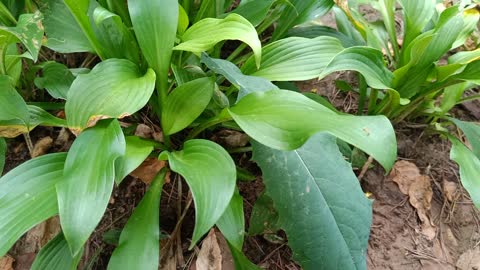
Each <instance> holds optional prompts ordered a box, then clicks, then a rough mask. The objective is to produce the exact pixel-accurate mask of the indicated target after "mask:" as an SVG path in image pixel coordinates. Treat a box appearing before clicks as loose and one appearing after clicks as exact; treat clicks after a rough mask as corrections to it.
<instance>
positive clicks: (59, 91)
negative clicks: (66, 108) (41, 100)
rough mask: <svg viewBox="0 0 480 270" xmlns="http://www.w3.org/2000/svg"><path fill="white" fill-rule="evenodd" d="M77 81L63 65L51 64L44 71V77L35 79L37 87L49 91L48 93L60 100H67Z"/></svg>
mask: <svg viewBox="0 0 480 270" xmlns="http://www.w3.org/2000/svg"><path fill="white" fill-rule="evenodd" d="M73 80H75V77H74V76H73V74H72V72H71V71H70V70H69V69H68V68H67V67H66V66H65V65H63V64H60V63H57V62H51V63H48V64H46V65H45V66H44V67H43V69H42V77H38V78H36V79H35V85H36V86H37V87H38V88H41V89H44V88H45V89H47V91H48V93H49V94H50V95H51V96H52V97H54V98H59V99H67V93H68V90H69V89H70V86H71V85H72V83H73Z"/></svg>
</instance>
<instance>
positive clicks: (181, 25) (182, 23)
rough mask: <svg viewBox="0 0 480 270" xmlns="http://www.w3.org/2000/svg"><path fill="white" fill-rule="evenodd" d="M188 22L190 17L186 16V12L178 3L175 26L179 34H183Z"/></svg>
mask: <svg viewBox="0 0 480 270" xmlns="http://www.w3.org/2000/svg"><path fill="white" fill-rule="evenodd" d="M189 24H190V19H189V18H188V14H187V12H185V9H183V7H182V6H181V5H178V26H177V33H178V34H179V35H183V33H185V30H187V28H188V25H189Z"/></svg>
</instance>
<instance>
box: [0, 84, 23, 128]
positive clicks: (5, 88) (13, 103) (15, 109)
mask: <svg viewBox="0 0 480 270" xmlns="http://www.w3.org/2000/svg"><path fill="white" fill-rule="evenodd" d="M0 89H2V91H0V104H2V106H1V107H0V121H6V120H14V119H18V120H20V121H21V123H23V124H24V125H28V124H29V120H30V119H29V114H28V107H27V104H26V103H25V101H24V100H23V98H22V96H20V94H19V93H18V92H17V90H15V88H13V86H12V82H11V80H10V77H9V76H6V75H0Z"/></svg>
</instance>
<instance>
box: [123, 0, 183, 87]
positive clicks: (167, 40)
mask: <svg viewBox="0 0 480 270" xmlns="http://www.w3.org/2000/svg"><path fill="white" fill-rule="evenodd" d="M128 10H129V12H130V17H131V19H132V24H133V30H134V31H135V35H136V37H137V40H138V44H139V45H140V48H141V49H142V53H143V55H144V57H145V59H146V60H147V62H148V65H149V66H150V67H151V68H153V70H155V73H156V74H157V76H158V79H159V80H160V83H161V84H162V85H163V88H165V89H166V88H167V87H168V86H167V84H168V82H167V78H168V70H169V68H170V58H171V57H172V48H173V46H174V43H175V38H176V33H177V24H178V1H177V0H128Z"/></svg>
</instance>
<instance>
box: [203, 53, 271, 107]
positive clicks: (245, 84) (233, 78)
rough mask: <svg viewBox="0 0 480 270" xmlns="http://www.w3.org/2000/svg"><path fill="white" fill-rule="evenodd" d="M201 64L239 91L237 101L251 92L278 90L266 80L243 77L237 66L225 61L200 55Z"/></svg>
mask: <svg viewBox="0 0 480 270" xmlns="http://www.w3.org/2000/svg"><path fill="white" fill-rule="evenodd" d="M202 63H204V64H205V65H207V67H208V68H209V69H211V70H212V71H213V72H215V73H217V74H221V75H223V76H224V77H225V78H226V79H227V80H228V81H230V82H231V83H232V84H233V85H235V87H237V88H238V89H239V90H240V92H239V93H238V97H237V101H238V100H240V99H241V98H243V97H244V96H246V95H248V94H250V93H252V92H264V91H269V90H274V89H278V87H277V86H276V85H274V84H273V83H271V82H270V81H268V80H266V79H263V78H259V77H255V76H248V75H243V73H242V72H241V71H240V69H239V68H238V67H237V66H235V65H234V64H233V63H231V62H229V61H227V60H223V59H215V58H210V57H208V55H207V54H202Z"/></svg>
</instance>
